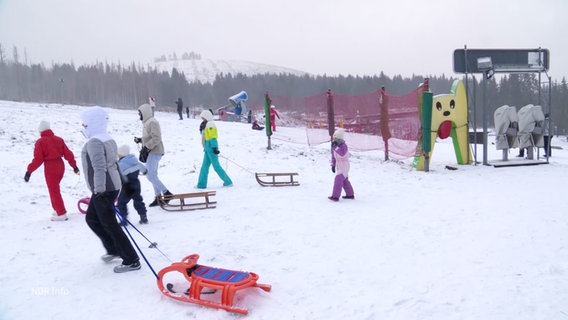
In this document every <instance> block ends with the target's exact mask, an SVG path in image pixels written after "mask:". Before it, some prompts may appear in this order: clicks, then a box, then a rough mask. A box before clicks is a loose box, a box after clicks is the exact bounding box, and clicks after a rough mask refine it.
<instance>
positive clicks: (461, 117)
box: [432, 80, 467, 139]
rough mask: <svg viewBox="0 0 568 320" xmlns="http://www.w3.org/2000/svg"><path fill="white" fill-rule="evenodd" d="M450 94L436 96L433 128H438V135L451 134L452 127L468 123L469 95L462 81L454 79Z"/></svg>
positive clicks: (447, 135)
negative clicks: (467, 95)
mask: <svg viewBox="0 0 568 320" xmlns="http://www.w3.org/2000/svg"><path fill="white" fill-rule="evenodd" d="M450 92H451V93H449V94H439V95H436V96H434V101H433V106H434V108H433V110H432V130H435V129H436V128H437V131H438V137H440V138H442V139H445V138H447V137H449V136H450V133H451V130H452V127H454V128H456V127H462V126H464V125H467V97H466V94H465V87H464V85H463V82H462V81H458V80H456V81H454V83H453V85H452V89H451V91H450Z"/></svg>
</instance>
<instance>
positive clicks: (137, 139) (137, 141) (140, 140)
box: [134, 137, 142, 143]
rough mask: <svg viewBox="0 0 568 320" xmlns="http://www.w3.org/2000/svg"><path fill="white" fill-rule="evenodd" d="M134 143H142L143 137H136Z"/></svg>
mask: <svg viewBox="0 0 568 320" xmlns="http://www.w3.org/2000/svg"><path fill="white" fill-rule="evenodd" d="M134 143H142V138H138V137H134Z"/></svg>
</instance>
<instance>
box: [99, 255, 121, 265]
mask: <svg viewBox="0 0 568 320" xmlns="http://www.w3.org/2000/svg"><path fill="white" fill-rule="evenodd" d="M118 258H120V256H117V255H116V254H108V253H107V254H103V255H102V256H101V260H103V261H104V262H105V263H109V262H111V261H112V260H114V259H118Z"/></svg>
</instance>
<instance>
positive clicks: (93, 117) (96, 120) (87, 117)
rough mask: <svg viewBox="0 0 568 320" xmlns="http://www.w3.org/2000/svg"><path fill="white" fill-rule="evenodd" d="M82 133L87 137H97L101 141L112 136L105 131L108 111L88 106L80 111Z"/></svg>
mask: <svg viewBox="0 0 568 320" xmlns="http://www.w3.org/2000/svg"><path fill="white" fill-rule="evenodd" d="M81 121H82V122H83V123H82V125H83V134H84V135H85V137H86V138H87V139H91V138H97V139H99V140H101V141H103V142H105V141H108V140H111V139H112V138H111V137H110V135H109V134H108V133H107V126H108V113H107V112H106V111H105V109H103V108H101V107H90V108H87V109H85V111H83V112H82V113H81Z"/></svg>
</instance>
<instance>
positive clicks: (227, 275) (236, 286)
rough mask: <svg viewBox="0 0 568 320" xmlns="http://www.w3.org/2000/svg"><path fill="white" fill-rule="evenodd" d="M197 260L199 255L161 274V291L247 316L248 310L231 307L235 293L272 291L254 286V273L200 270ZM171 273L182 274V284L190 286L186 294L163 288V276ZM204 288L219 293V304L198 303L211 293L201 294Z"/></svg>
mask: <svg viewBox="0 0 568 320" xmlns="http://www.w3.org/2000/svg"><path fill="white" fill-rule="evenodd" d="M198 259H199V255H198V254H192V255H189V256H187V257H185V258H183V259H182V260H181V262H174V263H172V265H170V266H169V267H165V268H163V269H162V270H160V272H159V273H158V280H157V282H158V288H159V289H160V291H161V292H162V293H163V294H164V295H166V296H168V297H170V298H173V299H176V300H180V301H184V302H190V303H195V304H199V305H202V306H206V307H211V308H218V309H224V310H227V311H230V312H236V313H240V314H247V313H248V310H247V309H245V308H240V307H236V306H234V305H233V300H234V297H235V293H236V292H237V291H239V290H242V289H245V288H250V287H258V288H260V289H262V290H264V291H266V292H269V291H270V289H271V288H272V286H271V285H269V284H260V283H256V281H257V280H258V275H257V274H255V273H252V272H246V271H233V270H227V269H220V268H213V267H207V266H202V265H198V264H197V260H198ZM172 271H177V272H179V273H181V274H183V276H184V278H185V280H187V281H188V282H189V289H188V290H186V291H185V292H175V291H174V290H173V285H172V284H171V283H166V284H165V285H164V275H165V274H166V273H168V272H172ZM186 288H187V287H186ZM204 288H209V289H215V290H218V291H221V302H215V301H212V300H204V299H201V295H202V294H207V293H211V292H206V291H202V290H203V289H204ZM184 289H185V288H184Z"/></svg>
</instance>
